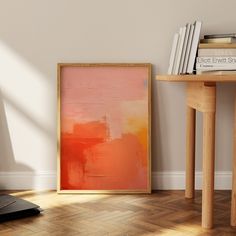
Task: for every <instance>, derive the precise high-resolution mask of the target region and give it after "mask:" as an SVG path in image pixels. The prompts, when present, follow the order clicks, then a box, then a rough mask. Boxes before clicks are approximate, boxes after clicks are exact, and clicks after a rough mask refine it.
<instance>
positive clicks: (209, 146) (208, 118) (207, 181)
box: [202, 112, 215, 229]
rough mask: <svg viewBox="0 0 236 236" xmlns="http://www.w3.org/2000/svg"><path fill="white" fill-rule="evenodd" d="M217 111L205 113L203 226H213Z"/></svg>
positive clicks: (208, 227)
mask: <svg viewBox="0 0 236 236" xmlns="http://www.w3.org/2000/svg"><path fill="white" fill-rule="evenodd" d="M214 165H215V112H204V113H203V187H202V227H203V228H207V229H210V228H212V227H213V202H214V199H213V198H214Z"/></svg>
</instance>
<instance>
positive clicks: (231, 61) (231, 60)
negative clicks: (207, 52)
mask: <svg viewBox="0 0 236 236" xmlns="http://www.w3.org/2000/svg"><path fill="white" fill-rule="evenodd" d="M196 62H197V64H198V65H210V64H212V65H215V66H218V65H226V66H227V65H236V57H197V60H196Z"/></svg>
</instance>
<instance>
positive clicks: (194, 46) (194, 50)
mask: <svg viewBox="0 0 236 236" xmlns="http://www.w3.org/2000/svg"><path fill="white" fill-rule="evenodd" d="M201 26H202V22H200V21H195V23H194V33H193V40H192V45H191V49H190V56H189V60H188V67H187V73H189V74H192V73H193V67H194V62H195V57H196V54H197V48H198V43H199V38H200V31H201Z"/></svg>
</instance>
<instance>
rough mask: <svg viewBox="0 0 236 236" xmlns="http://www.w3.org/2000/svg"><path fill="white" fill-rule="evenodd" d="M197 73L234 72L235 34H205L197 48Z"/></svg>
mask: <svg viewBox="0 0 236 236" xmlns="http://www.w3.org/2000/svg"><path fill="white" fill-rule="evenodd" d="M196 73H197V74H219V75H224V74H236V34H215V35H205V36H204V39H203V40H201V43H200V44H199V48H198V57H197V62H196Z"/></svg>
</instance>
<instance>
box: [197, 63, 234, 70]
mask: <svg viewBox="0 0 236 236" xmlns="http://www.w3.org/2000/svg"><path fill="white" fill-rule="evenodd" d="M201 69H203V70H204V69H212V70H236V64H234V65H227V64H217V65H216V64H199V63H196V70H201Z"/></svg>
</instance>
